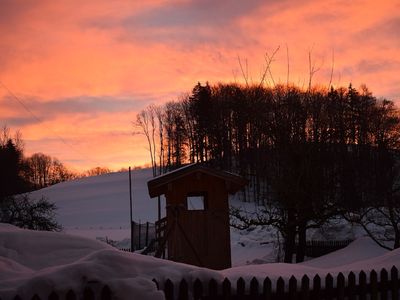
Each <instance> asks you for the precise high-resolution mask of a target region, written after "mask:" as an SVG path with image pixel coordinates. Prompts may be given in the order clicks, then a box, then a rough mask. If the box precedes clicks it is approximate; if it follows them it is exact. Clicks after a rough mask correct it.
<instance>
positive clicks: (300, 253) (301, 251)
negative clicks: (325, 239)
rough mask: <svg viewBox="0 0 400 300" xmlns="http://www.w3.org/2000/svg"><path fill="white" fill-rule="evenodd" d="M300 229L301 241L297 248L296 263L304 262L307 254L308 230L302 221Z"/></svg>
mask: <svg viewBox="0 0 400 300" xmlns="http://www.w3.org/2000/svg"><path fill="white" fill-rule="evenodd" d="M298 231H299V243H298V245H297V250H296V263H299V262H303V261H304V258H305V255H306V246H307V232H306V224H304V223H301V224H300V225H299V227H298Z"/></svg>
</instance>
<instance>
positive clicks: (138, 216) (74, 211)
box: [31, 169, 276, 266]
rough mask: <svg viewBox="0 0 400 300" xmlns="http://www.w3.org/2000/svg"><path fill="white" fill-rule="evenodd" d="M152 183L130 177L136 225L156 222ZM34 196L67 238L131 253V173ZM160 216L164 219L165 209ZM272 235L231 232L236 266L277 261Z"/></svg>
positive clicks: (140, 174) (141, 174)
mask: <svg viewBox="0 0 400 300" xmlns="http://www.w3.org/2000/svg"><path fill="white" fill-rule="evenodd" d="M151 178H152V171H151V169H141V170H134V171H132V193H133V220H134V221H135V222H139V221H140V222H142V223H144V222H146V221H149V222H154V221H155V220H156V219H157V199H156V198H154V199H151V198H150V197H149V194H148V189H147V181H148V180H149V179H151ZM31 196H32V198H36V199H38V198H40V197H42V196H44V197H46V198H47V199H48V200H50V201H52V202H55V203H56V205H57V207H58V209H57V220H58V222H59V223H60V224H62V225H63V227H64V232H66V233H68V234H73V235H77V236H81V237H89V238H92V239H96V238H101V239H106V238H107V239H110V240H113V241H117V242H118V241H122V242H121V243H119V245H120V246H121V248H128V247H129V238H130V229H129V217H130V215H129V175H128V172H117V173H110V174H105V175H101V176H95V177H87V178H82V179H79V180H74V181H69V182H64V183H60V184H56V185H53V186H51V187H48V188H45V189H41V190H39V191H35V192H33V193H32V194H31ZM162 203H164V202H163V200H162ZM231 205H235V206H243V207H244V208H246V209H247V210H249V211H254V207H255V206H254V204H252V203H242V202H241V201H239V200H237V199H235V198H232V199H231ZM162 206H163V205H162ZM163 207H164V206H163ZM162 215H165V209H163V210H162ZM274 234H275V233H274V232H271V231H269V230H268V229H265V228H260V227H258V228H255V229H254V230H252V231H244V232H241V231H238V230H235V229H232V230H231V244H232V245H231V247H232V264H233V266H239V265H244V264H247V263H260V262H271V261H273V260H274V258H275V257H276V249H275V248H274V247H275V245H274V243H273V242H274V241H275V236H274Z"/></svg>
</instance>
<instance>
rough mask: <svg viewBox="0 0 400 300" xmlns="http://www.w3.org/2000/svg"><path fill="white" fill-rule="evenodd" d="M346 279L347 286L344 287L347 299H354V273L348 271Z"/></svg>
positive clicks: (355, 291) (355, 292)
mask: <svg viewBox="0 0 400 300" xmlns="http://www.w3.org/2000/svg"><path fill="white" fill-rule="evenodd" d="M348 280H349V282H348V287H347V289H345V291H347V293H346V294H347V295H348V297H349V300H356V294H357V290H356V275H355V274H354V273H353V272H350V273H349V277H348Z"/></svg>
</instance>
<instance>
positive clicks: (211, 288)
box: [208, 278, 218, 299]
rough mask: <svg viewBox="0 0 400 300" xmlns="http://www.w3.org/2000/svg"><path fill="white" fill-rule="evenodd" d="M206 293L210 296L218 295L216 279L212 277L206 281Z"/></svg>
mask: <svg viewBox="0 0 400 300" xmlns="http://www.w3.org/2000/svg"><path fill="white" fill-rule="evenodd" d="M208 294H209V295H210V297H211V299H213V298H212V297H214V298H216V297H217V296H218V283H217V281H216V280H215V279H214V278H212V279H211V280H210V281H209V283H208Z"/></svg>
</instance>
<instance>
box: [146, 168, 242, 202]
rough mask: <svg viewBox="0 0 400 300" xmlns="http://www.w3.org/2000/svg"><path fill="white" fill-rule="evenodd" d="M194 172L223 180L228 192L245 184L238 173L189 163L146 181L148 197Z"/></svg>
mask: <svg viewBox="0 0 400 300" xmlns="http://www.w3.org/2000/svg"><path fill="white" fill-rule="evenodd" d="M195 173H200V174H201V173H202V174H207V175H209V176H212V177H216V178H219V179H222V180H224V181H225V186H226V190H227V191H228V193H229V194H234V193H236V192H237V191H239V190H240V189H242V188H243V187H244V186H245V185H246V184H247V180H246V179H244V178H243V177H241V176H239V175H236V174H233V173H229V172H226V171H221V170H216V169H213V168H210V167H207V166H204V165H201V164H190V165H187V166H184V167H181V168H179V169H176V170H174V171H172V172H169V173H166V174H163V175H160V176H157V177H155V178H153V179H151V180H149V181H148V182H147V187H148V189H149V195H150V197H151V198H154V197H157V196H160V195H162V194H165V192H166V191H167V188H168V184H169V183H171V182H174V181H176V180H178V179H180V178H182V177H185V176H188V175H191V174H195Z"/></svg>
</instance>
